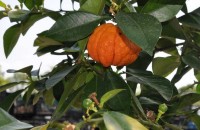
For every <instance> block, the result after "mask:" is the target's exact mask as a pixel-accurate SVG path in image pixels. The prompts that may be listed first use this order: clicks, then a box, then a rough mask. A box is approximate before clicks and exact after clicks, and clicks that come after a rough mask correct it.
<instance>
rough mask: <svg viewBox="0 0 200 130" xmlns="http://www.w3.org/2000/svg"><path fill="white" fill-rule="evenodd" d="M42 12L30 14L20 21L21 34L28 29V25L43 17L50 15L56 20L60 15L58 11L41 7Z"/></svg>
mask: <svg viewBox="0 0 200 130" xmlns="http://www.w3.org/2000/svg"><path fill="white" fill-rule="evenodd" d="M43 11H44V13H43V14H30V15H29V17H28V18H27V19H26V20H25V21H23V22H22V23H21V29H22V34H23V35H25V34H26V32H27V31H28V30H29V28H30V27H32V26H33V24H35V23H36V22H37V21H39V20H41V19H43V18H45V17H50V18H52V19H53V20H57V19H58V18H60V17H61V16H62V15H61V14H60V13H58V12H53V11H51V10H47V9H43Z"/></svg>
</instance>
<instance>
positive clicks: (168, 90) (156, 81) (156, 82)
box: [127, 69, 173, 101]
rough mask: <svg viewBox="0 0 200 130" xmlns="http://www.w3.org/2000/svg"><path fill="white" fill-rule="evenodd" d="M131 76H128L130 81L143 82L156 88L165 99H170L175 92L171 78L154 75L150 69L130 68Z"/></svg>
mask: <svg viewBox="0 0 200 130" xmlns="http://www.w3.org/2000/svg"><path fill="white" fill-rule="evenodd" d="M128 74H129V75H130V77H128V78H127V80H128V81H132V82H136V83H141V84H145V85H148V86H149V87H151V88H153V89H155V90H156V91H157V92H158V93H159V94H160V95H161V96H162V97H163V98H164V99H166V100H167V101H169V100H170V99H171V97H172V94H173V87H172V85H171V83H170V81H169V80H167V79H166V78H163V77H160V76H157V75H153V74H152V73H151V72H149V71H142V70H135V69H129V73H128Z"/></svg>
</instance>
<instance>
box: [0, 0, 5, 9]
mask: <svg viewBox="0 0 200 130" xmlns="http://www.w3.org/2000/svg"><path fill="white" fill-rule="evenodd" d="M0 7H3V8H6V4H5V3H4V2H3V1H1V0H0Z"/></svg>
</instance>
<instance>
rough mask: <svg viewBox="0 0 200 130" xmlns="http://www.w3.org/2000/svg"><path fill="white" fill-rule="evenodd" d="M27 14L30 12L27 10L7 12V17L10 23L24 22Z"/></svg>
mask: <svg viewBox="0 0 200 130" xmlns="http://www.w3.org/2000/svg"><path fill="white" fill-rule="evenodd" d="M29 13H30V11H28V10H13V11H12V10H11V11H9V12H8V17H9V19H10V21H11V22H17V21H24V20H25V19H26V18H27V17H28V15H29Z"/></svg>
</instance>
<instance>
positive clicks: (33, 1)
mask: <svg viewBox="0 0 200 130" xmlns="http://www.w3.org/2000/svg"><path fill="white" fill-rule="evenodd" d="M23 2H24V4H25V5H26V7H27V8H28V9H29V10H31V9H32V8H34V7H37V8H38V7H40V6H41V5H42V4H43V2H44V0H23Z"/></svg>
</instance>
